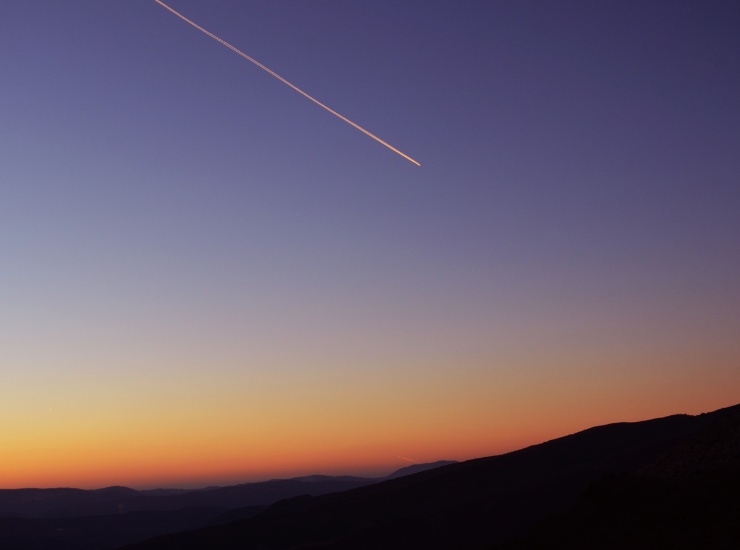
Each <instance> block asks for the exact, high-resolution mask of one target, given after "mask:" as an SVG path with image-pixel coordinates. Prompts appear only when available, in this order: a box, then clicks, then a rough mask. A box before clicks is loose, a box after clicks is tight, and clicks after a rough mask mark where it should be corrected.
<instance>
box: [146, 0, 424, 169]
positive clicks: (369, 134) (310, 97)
mask: <svg viewBox="0 0 740 550" xmlns="http://www.w3.org/2000/svg"><path fill="white" fill-rule="evenodd" d="M154 1H155V2H156V3H157V4H159V5H160V6H162V7H163V8H167V9H168V10H169V11H171V12H172V13H174V14H175V15H176V16H178V17H179V18H180V19H182V20H183V21H185V22H186V23H188V24H190V25H192V26H193V27H195V28H196V29H198V30H199V31H200V32H202V33H204V34H206V35H207V36H210V37H211V38H213V39H214V40H215V41H216V42H219V43H221V44H223V45H224V46H226V47H227V48H229V49H230V50H231V51H233V52H234V53H237V54H239V55H240V56H242V57H243V58H244V59H246V60H247V61H251V62H252V63H254V64H255V65H257V66H258V67H259V68H260V69H262V70H263V71H266V72H268V73H270V74H271V75H272V76H274V77H275V78H277V79H278V80H279V81H280V82H282V83H283V84H287V85H288V86H290V87H291V88H293V89H294V90H295V91H296V92H298V93H299V94H301V95H302V96H304V97H306V98H308V99H310V100H311V101H313V102H314V103H315V104H316V105H318V106H319V107H323V108H324V109H326V110H327V111H329V112H330V113H331V114H333V115H334V116H336V117H339V118H341V119H342V120H343V121H344V122H346V123H347V124H349V125H351V126H354V127H355V128H357V129H358V130H359V131H360V132H362V133H363V134H365V135H367V136H370V137H371V138H373V139H374V140H375V141H377V142H378V143H380V144H382V145H385V146H386V147H388V149H390V150H391V151H393V152H394V153H398V154H399V155H401V156H402V157H403V158H405V159H406V160H408V161H410V162H413V163H414V164H416V165H417V166H421V164H420V163H418V162H416V161H415V160H414V159H412V158H411V157H410V156H408V155H407V154H405V153H402V152H401V151H399V150H398V149H396V148H395V147H393V145H391V144H390V143H387V142H385V141H383V140H382V139H380V138H379V137H378V136H376V135H375V134H373V133H371V132H369V131H367V130H365V128H363V127H362V126H360V125H359V124H355V123H354V122H352V121H351V120H350V119H348V118H346V117H344V116H342V115H340V114H339V113H337V112H336V111H335V110H334V109H331V108H329V107H327V106H326V105H324V104H323V103H321V102H320V101H319V100H318V99H316V98H314V97H312V96H310V95H308V94H307V93H306V92H304V91H303V90H301V89H300V88H299V87H298V86H295V85H293V84H291V83H290V82H288V81H287V80H285V79H284V78H283V77H282V76H280V75H279V74H277V73H276V72H275V71H273V70H271V69H268V68H267V67H265V66H264V65H263V64H262V63H260V62H259V61H257V60H256V59H253V58H251V57H249V56H248V55H247V54H245V53H244V52H243V51H241V50H240V49H238V48H237V47H236V46H232V45H231V44H229V43H228V42H226V41H225V40H221V39H220V38H219V37H218V36H216V35H215V34H213V33H211V32H209V31H207V30H206V29H204V28H203V27H201V26H200V25H198V24H197V23H195V22H194V21H191V20H190V19H188V18H187V17H185V16H184V15H183V14H181V13H180V12H178V11H175V10H174V9H172V8H171V7H169V6H168V5H167V4H165V3H164V2H162V1H161V0H154Z"/></svg>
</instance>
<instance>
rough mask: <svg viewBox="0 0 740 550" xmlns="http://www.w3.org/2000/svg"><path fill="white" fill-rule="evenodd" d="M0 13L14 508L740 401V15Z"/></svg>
mask: <svg viewBox="0 0 740 550" xmlns="http://www.w3.org/2000/svg"><path fill="white" fill-rule="evenodd" d="M168 3H169V5H171V6H172V7H173V8H174V9H176V10H179V11H181V12H182V13H183V14H184V15H185V16H187V17H189V18H191V19H192V20H194V21H195V22H197V23H198V24H200V25H202V26H203V27H204V28H206V29H208V30H209V31H210V32H212V33H214V34H216V35H217V36H219V37H221V38H222V39H224V40H226V41H227V42H229V43H231V44H233V45H234V46H235V47H237V48H239V49H241V50H242V51H244V52H245V53H246V54H248V55H250V56H252V57H254V58H255V59H256V60H258V61H259V62H261V63H263V64H264V65H266V66H267V67H269V68H270V69H272V70H273V71H275V72H276V73H278V74H280V75H281V76H283V77H284V78H286V79H288V80H289V81H290V82H292V83H294V84H295V85H296V86H298V87H300V88H301V89H303V90H305V91H306V92H307V93H309V94H311V95H312V96H314V97H316V98H317V99H318V100H319V101H321V102H323V103H325V104H327V105H328V106H329V107H331V108H332V109H334V110H336V111H337V112H339V113H341V114H342V115H343V116H345V117H347V118H349V119H351V120H352V121H353V122H355V123H357V124H359V125H361V126H363V127H364V128H366V129H367V130H368V131H370V132H372V133H374V134H376V135H377V136H378V137H380V138H381V139H383V140H385V141H387V142H388V143H390V144H391V145H393V146H394V147H396V148H398V149H399V150H400V151H403V152H404V153H405V154H407V155H409V156H410V157H412V158H414V159H416V160H418V161H419V162H420V163H421V167H419V166H416V165H414V164H412V163H411V162H409V161H408V160H406V159H404V158H403V157H401V156H399V155H397V154H396V153H394V152H393V151H391V150H389V149H387V148H385V147H383V146H382V145H381V144H379V143H377V142H376V141H373V140H372V139H370V138H369V137H367V136H366V135H363V134H362V133H361V132H359V131H358V130H356V129H355V128H352V127H351V126H350V125H348V124H346V123H344V122H342V121H341V120H339V119H338V118H336V117H334V116H332V115H331V114H330V113H328V112H327V111H325V110H323V109H321V108H320V107H318V106H317V105H315V104H314V103H311V102H310V101H308V100H307V99H306V98H305V97H302V96H301V95H299V94H297V93H296V92H295V91H293V90H291V89H290V88H289V87H287V86H286V85H284V84H283V83H281V82H279V81H278V80H276V79H275V78H273V77H272V76H270V75H269V74H267V73H266V72H264V71H262V70H260V69H259V68H258V67H256V66H255V65H253V64H251V63H249V62H248V61H246V60H244V59H242V58H241V57H239V56H238V55H236V54H235V53H233V52H231V51H229V50H228V49H227V48H225V47H224V46H222V45H221V44H218V43H217V42H216V41H214V40H213V39H211V38H209V37H207V36H205V35H204V34H202V33H200V32H198V31H197V30H196V29H194V28H193V27H191V26H189V25H187V24H186V23H184V22H183V21H182V20H180V19H178V18H177V17H176V16H174V15H173V14H172V13H170V12H168V11H167V10H166V9H164V8H163V7H162V6H160V5H158V4H157V3H156V2H154V1H153V0H126V1H123V0H120V1H115V2H114V1H108V2H101V1H100V0H65V1H64V2H59V1H55V0H4V1H3V7H2V17H0V75H2V78H1V79H0V180H1V181H0V255H1V256H0V258H1V259H0V304H1V306H0V349H2V353H1V354H0V380H1V383H0V487H3V488H18V487H59V486H72V487H81V488H96V487H104V486H108V485H127V486H131V487H136V488H145V487H161V486H179V487H185V486H204V485H213V484H222V485H223V484H227V483H239V482H244V481H250V480H259V479H269V478H274V477H291V476H296V475H307V474H356V475H384V474H387V473H389V472H390V471H392V470H394V469H397V468H400V467H402V466H406V465H408V464H410V463H411V462H429V461H434V460H440V459H453V460H465V459H469V458H475V457H480V456H489V455H494V454H499V453H503V452H507V451H511V450H515V449H517V448H521V447H524V446H527V445H531V444H535V443H539V442H542V441H545V440H548V439H552V438H555V437H560V436H563V435H566V434H569V433H573V432H575V431H578V430H581V429H584V428H587V427H590V426H594V425H598V424H605V423H610V422H620V421H637V420H643V419H647V418H653V417H659V416H666V415H669V414H676V413H688V414H698V413H701V412H706V411H711V410H715V409H718V408H721V407H725V406H730V405H733V404H736V403H738V402H740V338H738V334H740V246H738V243H739V242H740V216H739V215H738V211H739V207H740V185H738V184H739V183H740V132H739V131H738V128H740V33H738V32H737V29H738V25H739V24H740V10H738V7H737V5H736V3H735V2H732V1H727V2H719V1H716V2H713V1H707V2H688V1H675V0H671V1H658V0H651V1H643V0H641V1H601V2H592V1H585V0H584V1H574V0H564V1H562V2H546V1H526V0H525V1H500V2H499V1H493V0H466V1H463V2H461V1H457V0H454V1H453V0H403V1H398V0H372V1H370V0H312V1H301V2H299V1H286V0H272V1H270V2H266V1H247V0H243V1H237V0H208V1H205V0H203V1H195V0H191V1H186V0H169V1H168Z"/></svg>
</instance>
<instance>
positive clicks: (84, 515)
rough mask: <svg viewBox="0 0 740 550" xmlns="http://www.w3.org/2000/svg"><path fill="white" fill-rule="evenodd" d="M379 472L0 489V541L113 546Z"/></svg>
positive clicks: (57, 547)
mask: <svg viewBox="0 0 740 550" xmlns="http://www.w3.org/2000/svg"><path fill="white" fill-rule="evenodd" d="M418 466H419V467H421V468H425V467H426V468H431V467H434V465H418ZM391 475H393V476H398V475H403V473H402V472H401V473H399V471H396V472H393V473H392V474H391ZM384 479H387V478H384V477H383V478H362V477H353V476H336V477H332V476H319V475H316V476H304V477H298V478H293V479H276V480H270V481H264V482H257V483H245V484H240V485H233V486H227V487H208V488H205V489H196V490H185V489H154V490H147V491H137V490H134V489H129V488H127V487H106V488H104V489H97V490H93V491H88V490H82V489H13V490H0V549H6V548H7V549H12V550H47V549H49V550H50V549H53V550H67V549H69V550H104V549H110V548H116V547H119V546H121V545H124V544H130V543H133V542H136V541H141V540H144V539H147V538H150V537H153V536H155V535H160V534H164V533H173V532H177V531H183V530H185V529H193V528H198V527H203V526H206V525H215V524H220V523H224V522H227V521H231V520H234V519H237V518H239V519H243V518H249V517H252V516H253V515H255V514H256V513H257V512H258V511H260V510H262V509H263V508H265V507H266V506H267V505H269V504H272V503H274V502H276V501H278V500H280V499H284V498H289V497H294V496H297V495H304V494H311V495H323V494H327V493H331V492H335V491H344V490H347V489H351V488H355V487H361V486H364V485H368V484H371V483H377V482H380V481H382V480H384Z"/></svg>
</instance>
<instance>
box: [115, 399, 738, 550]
mask: <svg viewBox="0 0 740 550" xmlns="http://www.w3.org/2000/svg"><path fill="white" fill-rule="evenodd" d="M739 439H740V405H738V406H735V407H730V408H727V409H721V410H719V411H715V412H713V413H707V414H702V415H698V416H688V415H676V416H669V417H666V418H660V419H655V420H648V421H644V422H635V423H619V424H611V425H607V426H600V427H596V428H592V429H589V430H585V431H583V432H579V433H577V434H573V435H570V436H567V437H563V438H560V439H555V440H552V441H549V442H547V443H542V444H540V445H535V446H532V447H528V448H526V449H522V450H520V451H516V452H512V453H508V454H505V455H500V456H494V457H489V458H481V459H476V460H470V461H467V462H461V463H456V464H450V465H445V466H441V467H438V468H434V469H432V470H427V471H425V472H420V473H416V474H412V475H408V476H405V477H401V478H398V479H390V480H388V481H384V482H382V483H377V484H373V485H367V486H364V487H359V488H356V489H351V490H348V491H344V492H341V493H333V494H327V495H323V496H308V495H305V496H300V497H296V498H292V499H287V500H283V501H280V502H277V503H275V504H273V505H272V506H270V507H268V508H266V509H264V510H261V511H259V512H258V513H256V514H255V515H254V516H253V517H251V518H247V519H239V520H236V521H232V522H230V523H227V524H223V525H213V526H210V527H207V528H204V529H200V530H195V531H190V532H187V533H183V534H176V535H168V536H161V537H157V538H154V539H151V540H148V541H145V542H143V543H139V544H136V545H133V546H129V547H126V548H128V549H130V550H133V549H136V550H164V549H178V550H180V549H184V550H189V549H211V548H219V549H231V548H239V549H291V548H292V549H298V548H303V549H308V548H322V549H339V548H357V549H365V548H368V549H369V548H384V549H395V548H398V549H400V548H425V549H430V548H431V549H442V548H445V549H446V548H471V549H475V548H487V549H490V548H607V547H610V548H663V547H665V548H682V547H685V548H689V547H691V548H697V547H701V548H731V547H736V546H733V545H728V543H734V544H735V545H736V544H737V542H738V540H740V538H738V537H739V536H740V533H738V526H740V508H739V506H738V502H739V501H740V499H739V498H737V495H738V494H740V493H738V489H739V488H740V487H739V486H738V472H739V466H738V465H739V464H740V462H739V461H738V449H739V448H740V445H738V440H739Z"/></svg>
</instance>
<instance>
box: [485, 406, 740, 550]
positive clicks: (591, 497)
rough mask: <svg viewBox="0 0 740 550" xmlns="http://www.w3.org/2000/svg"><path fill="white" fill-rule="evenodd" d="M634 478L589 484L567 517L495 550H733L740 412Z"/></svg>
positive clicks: (738, 525)
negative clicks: (648, 549)
mask: <svg viewBox="0 0 740 550" xmlns="http://www.w3.org/2000/svg"><path fill="white" fill-rule="evenodd" d="M726 412H727V413H728V414H726V415H725V416H724V417H722V418H720V419H719V420H718V421H717V422H715V423H713V424H711V425H710V426H708V427H707V428H705V429H703V430H701V431H699V433H697V434H696V435H695V436H694V437H691V438H689V439H688V440H687V441H686V442H685V443H682V444H680V445H678V446H676V447H675V448H673V449H672V450H671V451H669V452H668V453H667V454H665V455H663V456H662V457H660V458H659V459H658V460H656V461H654V462H652V463H651V464H649V465H647V466H646V467H644V468H641V469H640V470H638V471H637V472H631V473H627V474H623V475H619V476H610V477H607V478H603V479H601V480H599V481H597V482H595V483H593V484H591V485H590V486H589V487H588V488H587V490H586V491H585V493H584V494H583V496H582V497H581V498H580V500H579V501H578V503H577V504H576V506H575V507H573V508H572V509H571V510H570V511H569V512H568V513H566V514H564V515H561V516H558V517H553V518H550V519H549V520H547V521H545V522H543V523H542V524H540V525H539V526H537V527H536V528H535V529H533V531H532V532H531V533H530V534H529V535H528V536H527V537H525V538H521V539H519V540H512V541H508V542H507V543H505V544H502V545H501V546H500V548H501V549H502V550H503V549H507V550H518V549H531V548H569V549H584V550H585V549H591V548H602V549H621V548H671V549H693V548H703V549H706V548H737V547H738V542H739V541H740V410H738V408H737V407H735V408H734V411H733V410H732V409H729V410H727V411H726Z"/></svg>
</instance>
